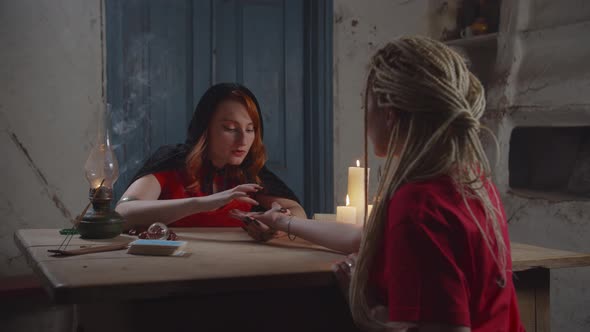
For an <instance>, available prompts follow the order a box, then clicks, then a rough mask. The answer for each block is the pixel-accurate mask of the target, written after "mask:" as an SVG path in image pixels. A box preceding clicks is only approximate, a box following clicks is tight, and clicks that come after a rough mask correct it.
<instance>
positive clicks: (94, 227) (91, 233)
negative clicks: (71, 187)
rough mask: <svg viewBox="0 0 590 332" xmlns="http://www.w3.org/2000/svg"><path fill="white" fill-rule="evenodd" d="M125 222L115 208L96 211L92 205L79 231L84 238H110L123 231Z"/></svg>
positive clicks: (79, 226)
mask: <svg viewBox="0 0 590 332" xmlns="http://www.w3.org/2000/svg"><path fill="white" fill-rule="evenodd" d="M124 222H125V220H124V219H123V217H122V216H121V215H120V214H118V213H117V212H115V211H114V210H111V209H108V210H106V211H105V210H100V211H96V210H94V209H93V208H92V207H91V208H90V209H88V211H87V212H86V215H84V218H82V221H81V222H80V224H78V232H79V233H80V237H81V238H83V239H110V238H114V237H116V236H118V235H120V234H121V232H123V224H124Z"/></svg>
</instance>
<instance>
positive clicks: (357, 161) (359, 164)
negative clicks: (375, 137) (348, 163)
mask: <svg viewBox="0 0 590 332" xmlns="http://www.w3.org/2000/svg"><path fill="white" fill-rule="evenodd" d="M356 167H361V162H360V161H359V160H358V159H357V160H356Z"/></svg>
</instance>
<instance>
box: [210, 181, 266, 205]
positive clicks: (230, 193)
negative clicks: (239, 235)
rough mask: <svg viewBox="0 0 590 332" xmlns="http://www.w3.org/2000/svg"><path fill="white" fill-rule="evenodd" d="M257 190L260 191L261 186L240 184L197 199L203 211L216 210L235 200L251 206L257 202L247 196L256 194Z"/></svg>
mask: <svg viewBox="0 0 590 332" xmlns="http://www.w3.org/2000/svg"><path fill="white" fill-rule="evenodd" d="M259 190H262V187H261V186H259V185H257V184H255V183H247V184H241V185H239V186H236V187H234V188H231V189H228V190H224V191H220V192H218V193H215V194H211V195H209V196H203V197H199V200H200V201H201V202H202V204H203V207H204V209H203V210H204V211H211V210H215V209H218V208H220V207H222V206H224V205H226V204H228V203H229V202H231V201H233V200H237V201H240V202H244V203H248V204H252V205H258V202H257V201H255V200H254V199H252V198H251V197H250V196H248V195H249V194H252V193H257V192H258V191H259Z"/></svg>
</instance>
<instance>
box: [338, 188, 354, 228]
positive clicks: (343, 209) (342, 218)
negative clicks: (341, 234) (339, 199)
mask: <svg viewBox="0 0 590 332" xmlns="http://www.w3.org/2000/svg"><path fill="white" fill-rule="evenodd" d="M349 205H350V198H349V197H348V195H346V206H337V207H336V221H338V222H343V223H347V224H354V223H356V208H355V207H354V206H349Z"/></svg>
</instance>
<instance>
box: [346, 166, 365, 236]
mask: <svg viewBox="0 0 590 332" xmlns="http://www.w3.org/2000/svg"><path fill="white" fill-rule="evenodd" d="M360 164H361V163H360V161H358V160H357V161H356V167H349V168H348V194H349V195H350V205H351V206H354V207H356V219H357V221H356V223H357V224H359V225H362V224H363V223H364V218H365V204H366V202H365V168H364V167H361V165H360ZM369 171H370V169H367V174H368V172H369Z"/></svg>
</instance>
